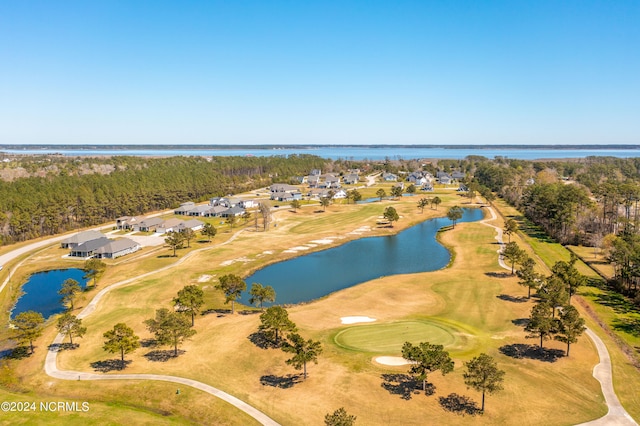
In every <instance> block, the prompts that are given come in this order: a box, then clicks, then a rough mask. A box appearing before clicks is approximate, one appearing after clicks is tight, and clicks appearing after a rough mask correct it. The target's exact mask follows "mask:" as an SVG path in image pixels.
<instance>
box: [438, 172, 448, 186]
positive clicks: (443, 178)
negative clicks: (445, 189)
mask: <svg viewBox="0 0 640 426" xmlns="http://www.w3.org/2000/svg"><path fill="white" fill-rule="evenodd" d="M438 180H439V181H440V183H441V184H443V185H449V184H450V183H451V176H449V175H446V174H445V175H443V176H441V177H440V178H438Z"/></svg>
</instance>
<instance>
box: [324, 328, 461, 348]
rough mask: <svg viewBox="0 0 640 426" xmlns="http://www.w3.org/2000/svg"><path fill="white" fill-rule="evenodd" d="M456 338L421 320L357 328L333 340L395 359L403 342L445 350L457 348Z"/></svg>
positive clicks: (458, 334)
mask: <svg viewBox="0 0 640 426" xmlns="http://www.w3.org/2000/svg"><path fill="white" fill-rule="evenodd" d="M460 337H462V333H461V332H460V331H458V330H455V329H453V328H451V327H450V326H448V325H446V324H443V323H440V322H438V321H435V320H424V321H398V322H390V323H384V324H372V325H358V326H354V327H349V328H347V329H345V330H343V331H341V332H339V333H338V334H336V336H335V338H334V340H335V342H336V344H338V345H339V346H341V347H343V348H346V349H351V350H356V351H364V352H378V353H389V354H392V355H398V354H399V353H400V352H401V350H402V345H403V344H404V343H405V342H411V343H412V344H418V343H420V342H425V341H428V342H429V343H432V344H436V345H443V346H445V348H447V349H448V348H451V347H454V346H459V345H460V342H459V340H460Z"/></svg>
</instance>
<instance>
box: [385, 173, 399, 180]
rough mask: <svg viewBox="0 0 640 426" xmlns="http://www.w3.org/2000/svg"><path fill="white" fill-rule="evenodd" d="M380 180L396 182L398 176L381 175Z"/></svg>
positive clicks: (391, 174) (390, 174)
mask: <svg viewBox="0 0 640 426" xmlns="http://www.w3.org/2000/svg"><path fill="white" fill-rule="evenodd" d="M382 180H384V181H385V182H395V181H397V180H398V175H394V174H393V173H383V174H382Z"/></svg>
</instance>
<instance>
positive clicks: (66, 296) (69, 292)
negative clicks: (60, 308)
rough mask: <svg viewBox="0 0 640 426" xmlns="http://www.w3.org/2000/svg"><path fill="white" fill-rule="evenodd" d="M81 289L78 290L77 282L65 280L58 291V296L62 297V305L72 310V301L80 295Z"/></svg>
mask: <svg viewBox="0 0 640 426" xmlns="http://www.w3.org/2000/svg"><path fill="white" fill-rule="evenodd" d="M81 291H82V288H80V284H79V283H78V281H76V280H74V279H73V278H67V279H66V280H64V282H63V283H62V287H61V288H60V290H58V294H59V295H61V296H62V303H63V304H65V305H67V304H68V305H69V309H71V310H73V299H74V298H75V297H76V294H78V293H80V292H81Z"/></svg>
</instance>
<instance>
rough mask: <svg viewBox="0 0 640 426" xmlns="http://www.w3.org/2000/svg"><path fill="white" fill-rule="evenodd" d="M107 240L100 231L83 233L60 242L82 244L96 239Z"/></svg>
mask: <svg viewBox="0 0 640 426" xmlns="http://www.w3.org/2000/svg"><path fill="white" fill-rule="evenodd" d="M102 237H104V238H107V237H106V236H105V235H104V234H103V233H102V232H100V231H83V232H79V233H77V234H75V235H72V236H71V237H69V238H67V239H65V240H63V241H62V244H82V243H85V242H87V241H91V240H96V239H98V238H102Z"/></svg>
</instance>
